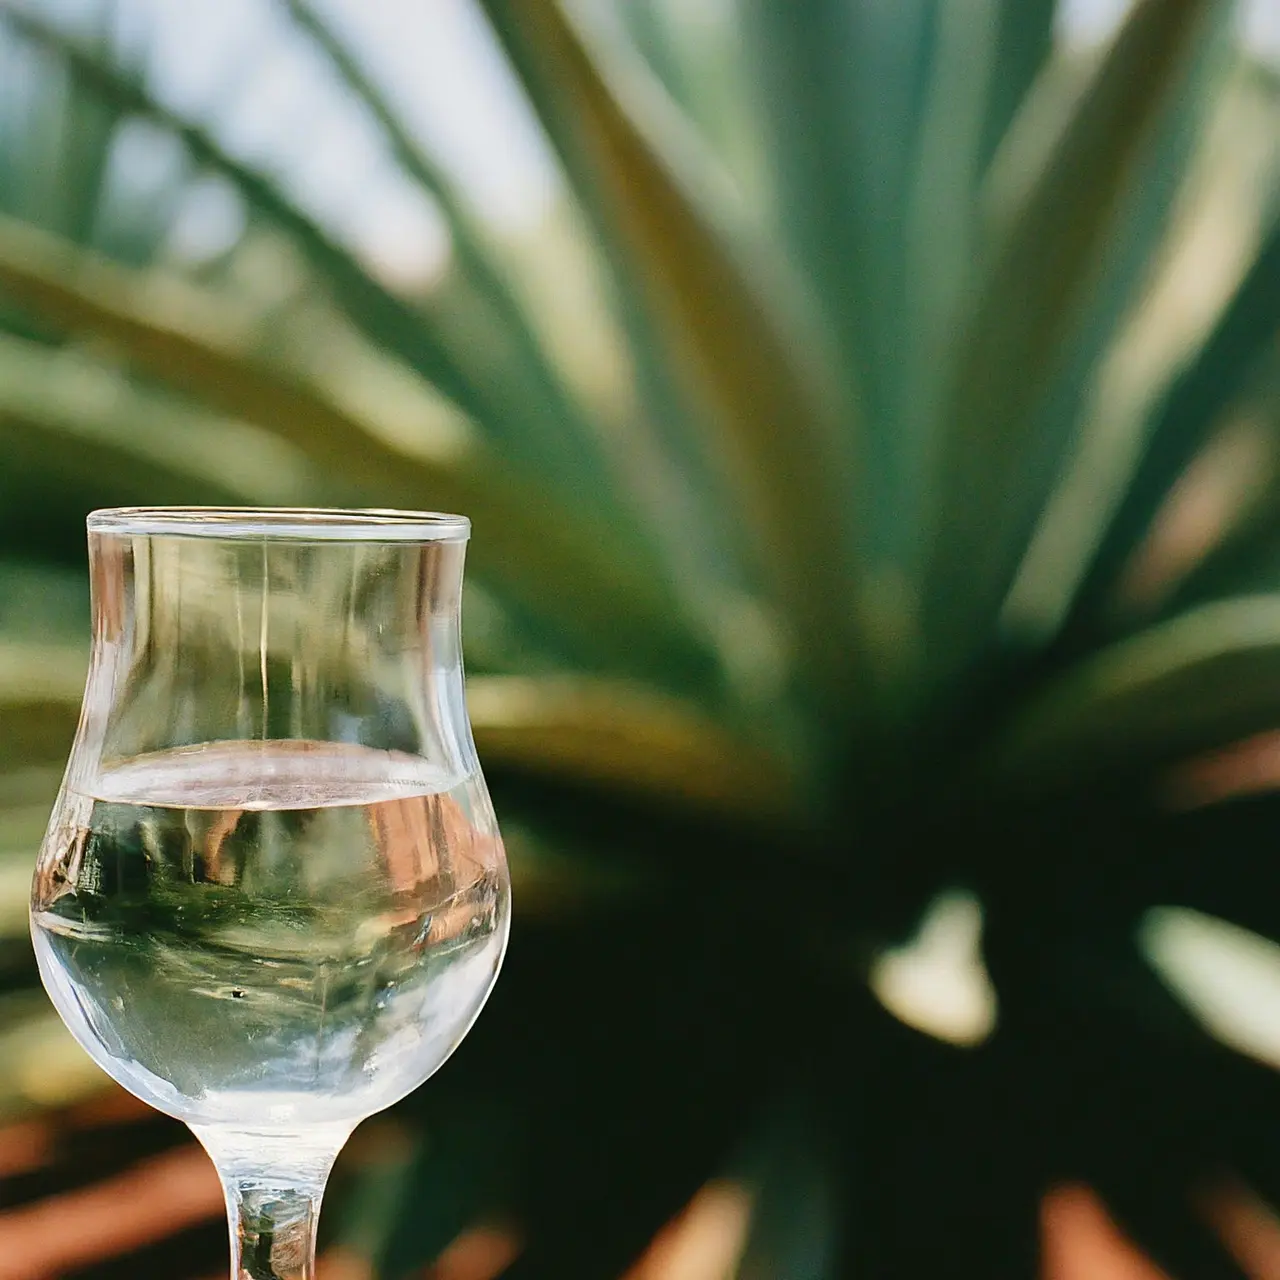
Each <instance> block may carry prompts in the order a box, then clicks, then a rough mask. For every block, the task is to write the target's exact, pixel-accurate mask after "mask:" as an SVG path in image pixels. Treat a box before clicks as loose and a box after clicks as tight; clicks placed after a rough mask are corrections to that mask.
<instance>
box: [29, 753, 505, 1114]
mask: <svg viewBox="0 0 1280 1280" xmlns="http://www.w3.org/2000/svg"><path fill="white" fill-rule="evenodd" d="M508 898H509V890H508V880H507V873H506V864H505V861H504V859H503V856H502V846H501V842H500V839H499V836H498V831H497V826H496V824H495V822H494V820H493V815H492V810H491V808H490V805H489V800H488V795H487V792H486V791H485V788H484V784H483V781H482V779H481V778H480V776H479V773H478V772H476V773H472V774H470V775H468V776H460V777H452V776H447V775H446V774H445V773H444V772H443V771H440V770H438V769H437V768H435V767H434V766H432V765H431V764H430V763H428V762H427V761H426V760H425V759H422V758H419V757H416V756H411V755H408V754H406V753H403V752H395V751H383V750H375V749H373V748H369V747H362V746H353V745H345V744H335V743H318V742H308V741H269V740H268V741H247V742H235V741H231V742H218V743H211V744H208V745H205V746H196V747H188V748H182V749H178V750H170V751H162V752H157V753H154V754H150V755H144V756H141V757H137V758H135V759H133V760H130V761H128V762H126V763H124V764H122V765H119V766H116V767H113V768H109V769H106V770H104V771H103V772H102V773H101V774H100V775H99V776H98V777H97V778H96V779H94V780H93V781H92V782H91V783H89V784H87V785H85V786H84V788H83V790H80V791H77V790H75V789H73V783H72V782H71V781H69V783H68V790H67V791H66V792H65V793H64V795H63V797H62V799H61V802H60V805H59V809H58V812H57V814H56V815H55V818H54V822H53V824H52V826H51V829H50V833H49V836H48V837H47V838H46V841H45V846H44V849H43V851H42V854H41V857H40V862H39V866H38V869H37V873H36V885H35V895H34V902H33V913H32V932H33V937H34V940H35V947H36V954H37V957H38V960H39V964H40V969H41V973H42V975H43V978H44V981H45V985H46V986H47V987H48V989H49V992H50V994H51V995H52V996H53V999H54V1001H55V1003H56V1004H57V1006H58V1009H59V1011H60V1013H61V1014H62V1017H63V1018H64V1019H65V1020H66V1022H67V1023H68V1025H69V1026H70V1027H71V1029H72V1031H73V1033H74V1034H75V1035H76V1037H77V1039H78V1040H80V1042H81V1043H82V1044H83V1045H84V1046H85V1047H86V1048H87V1049H88V1050H89V1052H90V1053H91V1054H92V1055H93V1057H94V1058H95V1059H96V1060H97V1062H98V1063H99V1064H100V1065H101V1066H102V1067H103V1068H104V1069H105V1070H106V1071H107V1072H108V1073H109V1074H110V1075H112V1076H113V1077H114V1078H115V1079H116V1080H117V1081H119V1082H120V1083H121V1084H122V1085H124V1086H125V1087H126V1088H127V1089H129V1090H130V1091H132V1092H133V1093H135V1094H137V1095H138V1096H139V1097H141V1098H143V1099H145V1100H146V1101H147V1102H150V1103H151V1104H152V1105H154V1106H156V1107H158V1108H160V1109H161V1110H163V1111H166V1112H168V1113H169V1114H170V1115H173V1116H176V1117H178V1118H180V1119H182V1120H185V1121H186V1122H188V1123H189V1124H192V1125H193V1126H208V1125H233V1126H234V1127H235V1128H236V1129H237V1130H240V1131H242V1132H244V1131H250V1130H256V1131H269V1130H272V1129H275V1130H280V1131H291V1132H297V1131H298V1130H299V1129H301V1128H304V1127H306V1126H308V1125H318V1124H324V1125H326V1126H332V1125H335V1124H337V1125H339V1126H345V1127H350V1126H351V1125H354V1124H355V1123H356V1122H357V1121H358V1120H360V1119H361V1118H363V1117H364V1116H366V1115H369V1114H370V1113H371V1112H374V1111H377V1110H380V1109H382V1108H383V1107H386V1106H389V1105H390V1104H391V1103H393V1102H395V1101H397V1100H398V1099H399V1098H401V1097H403V1096H404V1095H405V1094H406V1093H408V1092H409V1091H410V1090H411V1089H413V1088H415V1087H416V1086H417V1085H418V1084H420V1083H421V1082H422V1081H423V1080H425V1079H426V1077H427V1076H429V1075H430V1074H431V1073H432V1072H433V1071H435V1070H436V1068H437V1067H439V1066H440V1064H441V1063H442V1062H443V1061H444V1060H445V1059H446V1058H447V1057H448V1056H449V1054H450V1053H451V1052H452V1050H453V1049H454V1048H455V1047H456V1045H457V1044H458V1042H459V1041H460V1040H461V1039H462V1037H463V1036H464V1034H465V1033H466V1031H467V1029H468V1028H469V1027H470V1025H471V1023H472V1021H473V1020H474V1019H475V1017H476V1015H477V1014H478V1012H479V1010H480V1008H481V1006H482V1005H483V1003H484V1001H485V998H486V997H487V995H488V993H489V989H490V987H491V986H492V984H493V982H494V980H495V978H496V976H497V971H498V967H499V964H500V962H501V958H502V954H503V950H504V945H505V941H506V934H507V927H508Z"/></svg>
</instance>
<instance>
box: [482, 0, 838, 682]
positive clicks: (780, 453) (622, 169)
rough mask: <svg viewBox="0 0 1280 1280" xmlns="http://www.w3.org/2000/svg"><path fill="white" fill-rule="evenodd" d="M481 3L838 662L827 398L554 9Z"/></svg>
mask: <svg viewBox="0 0 1280 1280" xmlns="http://www.w3.org/2000/svg"><path fill="white" fill-rule="evenodd" d="M484 8H485V11H486V13H487V14H488V16H489V18H490V20H491V22H492V24H493V26H494V28H495V30H496V31H497V33H498V35H499V37H500V39H501V40H502V43H503V45H504V47H505V48H506V50H507V52H508V54H509V55H510V56H511V58H512V61H513V62H514V63H515V65H516V68H517V70H518V71H519V73H520V75H521V78H522V80H523V81H524V83H525V85H526V87H527V89H528V90H529V92H530V95H531V97H532V98H533V101H534V103H535V105H536V107H537V109H538V111H539V114H540V115H541V117H542V119H543V122H544V124H545V125H546V127H547V129H548V131H549V133H550V135H551V137H552V140H553V141H554V143H555V144H556V146H557V147H558V149H559V150H560V152H561V154H562V156H563V157H564V159H565V162H566V164H567V165H568V167H569V170H570V173H571V174H572V175H573V176H575V177H576V178H579V179H580V181H579V183H578V186H579V189H580V190H582V191H584V192H585V193H587V195H588V208H589V210H590V211H591V212H592V213H593V214H594V216H595V218H596V221H597V224H598V225H599V226H600V227H601V228H602V231H603V234H604V237H605V238H606V240H608V241H609V242H610V243H612V244H614V245H615V246H616V247H617V249H618V258H619V259H620V260H621V261H623V262H625V264H626V266H625V271H626V279H627V281H628V284H629V286H630V288H631V289H633V290H634V291H635V294H636V296H638V297H639V298H641V299H643V300H644V304H645V305H646V307H647V308H649V309H650V310H651V313H652V314H653V315H654V316H655V317H657V318H659V319H660V320H661V322H662V324H661V329H660V332H661V341H662V342H663V343H664V344H665V354H666V355H667V356H668V358H669V359H670V360H671V361H672V362H674V364H675V366H676V367H677V368H679V369H681V370H683V372H684V374H685V375H686V377H687V378H688V379H689V380H690V383H691V385H692V386H693V387H695V388H696V389H697V391H698V393H700V394H701V395H702V396H704V397H705V399H706V401H707V403H708V406H709V408H710V412H709V413H708V414H706V415H704V416H703V417H702V418H701V419H700V421H703V422H705V423H707V424H709V425H710V426H712V427H714V428H715V436H714V439H713V440H712V441H711V442H710V444H709V447H708V452H709V453H710V454H711V456H713V457H715V458H717V459H718V460H719V461H720V464H721V467H722V473H723V474H724V476H725V477H726V482H727V485H728V489H729V491H730V492H731V493H732V494H733V495H734V501H735V502H736V504H737V506H738V509H739V512H740V519H741V522H742V524H743V525H744V526H745V527H746V528H748V529H749V530H751V531H752V534H753V536H754V538H755V542H756V550H757V554H759V555H760V556H761V557H762V559H763V563H764V564H765V565H766V566H767V571H768V573H769V574H770V577H771V582H772V584H773V587H774V591H775V598H776V599H778V600H780V601H781V602H782V604H783V607H784V609H785V611H786V615H787V621H788V623H790V624H792V625H793V626H794V627H795V632H796V635H797V636H799V637H802V638H803V641H804V643H805V644H806V645H808V646H810V650H809V656H810V657H811V658H814V659H816V663H815V665H816V666H817V667H818V669H819V670H822V671H824V672H825V673H826V674H827V677H828V679H829V678H830V677H831V673H832V672H833V671H835V670H837V669H842V670H844V671H847V670H848V665H849V657H848V652H847V637H848V635H849V632H850V624H849V617H848V610H847V608H846V607H845V602H846V601H847V600H848V598H849V585H850V570H849V568H848V563H847V558H846V557H845V555H844V553H843V549H844V547H845V545H847V544H846V537H845V533H844V530H845V528H846V522H845V520H844V519H843V516H842V513H841V512H840V510H839V507H838V505H837V494H836V493H835V491H834V489H833V477H832V468H831V457H832V446H831V444H830V442H831V441H833V440H834V438H835V433H836V428H835V426H834V424H833V421H832V417H831V413H832V403H833V401H832V396H833V395H834V393H833V392H828V391H827V390H826V388H825V385H824V384H823V383H822V382H821V381H820V380H817V379H816V378H815V375H814V371H813V370H812V369H811V368H810V367H809V366H808V365H807V364H806V362H805V360H804V358H803V356H802V353H801V352H800V351H798V350H797V349H796V342H795V337H796V335H795V334H792V333H786V332H783V331H782V330H781V329H780V328H779V318H778V315H777V311H776V305H777V304H776V303H775V302H771V300H770V299H769V298H767V297H762V296H760V293H759V291H758V290H757V288H756V287H755V283H754V282H753V281H752V280H750V279H749V278H748V277H747V276H744V274H743V273H742V270H741V264H740V263H739V262H737V261H735V259H734V257H733V255H732V253H731V252H727V251H726V248H725V242H724V240H723V238H722V236H721V234H719V232H718V231H717V230H716V229H714V228H713V227H712V225H711V224H710V222H709V221H708V218H709V211H708V210H705V209H704V208H703V207H700V206H698V205H696V204H695V203H694V201H693V200H692V198H691V196H690V194H689V192H688V189H687V186H686V184H685V183H684V182H683V179H684V177H685V176H686V175H684V174H682V175H681V177H680V178H677V177H676V176H675V174H674V172H673V169H672V167H671V164H670V160H671V159H672V155H671V154H664V155H660V154H659V152H658V151H657V150H656V149H655V146H654V140H653V139H651V138H649V137H646V136H644V135H642V134H641V133H640V132H639V130H638V128H637V127H636V125H635V124H634V123H633V122H632V119H631V117H630V116H628V115H627V114H626V113H625V112H624V110H623V108H622V106H621V105H620V102H619V100H618V98H617V97H615V95H614V92H613V87H612V86H611V85H607V84H606V83H605V82H604V80H603V79H602V78H601V76H600V74H599V72H598V71H597V68H596V66H595V65H594V63H593V62H592V59H591V57H590V56H589V55H588V53H587V50H586V49H585V48H584V46H583V45H582V43H581V41H580V39H579V37H578V36H577V34H576V33H575V32H574V31H573V29H572V28H571V27H570V26H569V24H568V23H567V21H566V20H565V18H564V16H563V14H562V12H561V11H560V9H559V8H558V6H556V5H554V4H545V5H537V6H534V7H532V8H530V7H527V6H520V5H516V4H514V3H512V0H485V3H484Z"/></svg>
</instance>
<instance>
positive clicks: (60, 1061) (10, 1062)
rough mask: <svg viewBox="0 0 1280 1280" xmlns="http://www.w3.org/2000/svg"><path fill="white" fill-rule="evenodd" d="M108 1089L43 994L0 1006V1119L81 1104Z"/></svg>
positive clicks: (21, 995)
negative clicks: (76, 1103) (1, 1117)
mask: <svg viewBox="0 0 1280 1280" xmlns="http://www.w3.org/2000/svg"><path fill="white" fill-rule="evenodd" d="M111 1087H112V1084H111V1079H110V1077H109V1076H108V1075H107V1074H106V1073H105V1072H104V1071H103V1070H102V1068H101V1067H99V1066H98V1065H97V1063H95V1062H94V1061H93V1059H92V1058H90V1057H89V1055H88V1054H87V1053H85V1051H84V1050H83V1049H82V1048H81V1047H80V1046H79V1045H78V1044H77V1043H76V1042H75V1041H74V1040H73V1039H72V1038H71V1032H69V1031H68V1030H67V1029H66V1027H65V1026H64V1025H63V1022H62V1019H61V1018H60V1017H59V1016H58V1014H57V1013H56V1012H55V1011H54V1010H53V1008H52V1007H51V1006H50V1004H49V1000H48V997H47V996H46V995H45V994H44V992H43V991H32V992H21V993H13V994H10V995H6V996H5V997H4V998H3V1000H0V1116H4V1117H6V1118H17V1117H20V1116H22V1115H26V1114H29V1113H30V1112H32V1111H36V1110H41V1109H43V1108H46V1107H60V1106H67V1105H69V1104H71V1103H75V1102H83V1101H85V1100H86V1099H88V1098H92V1097H93V1096H94V1095H96V1094H99V1093H101V1092H103V1090H105V1089H109V1088H111Z"/></svg>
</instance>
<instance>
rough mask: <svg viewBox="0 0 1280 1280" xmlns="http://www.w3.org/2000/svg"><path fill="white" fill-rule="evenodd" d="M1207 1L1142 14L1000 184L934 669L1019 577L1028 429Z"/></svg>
mask: <svg viewBox="0 0 1280 1280" xmlns="http://www.w3.org/2000/svg"><path fill="white" fill-rule="evenodd" d="M1211 7H1212V0H1139V3H1138V4H1137V5H1135V7H1134V8H1133V10H1132V11H1131V12H1130V15H1129V17H1128V19H1127V20H1126V21H1125V23H1124V25H1123V26H1122V28H1121V30H1120V32H1119V34H1118V35H1117V37H1116V38H1115V40H1114V41H1113V42H1112V44H1111V46H1110V47H1109V48H1108V49H1107V51H1106V52H1105V54H1104V55H1103V57H1102V58H1101V60H1100V62H1099V64H1098V67H1097V69H1096V72H1095V74H1094V75H1093V77H1092V78H1091V80H1090V82H1089V83H1088V85H1087V86H1086V87H1085V88H1084V90H1083V92H1082V93H1081V94H1080V96H1079V97H1078V99H1077V101H1076V103H1075V106H1074V109H1073V111H1072V112H1071V114H1070V117H1069V119H1068V120H1067V122H1066V124H1065V127H1063V128H1062V130H1061V132H1059V133H1057V134H1055V135H1053V136H1050V137H1047V138H1046V137H1044V136H1043V134H1042V132H1041V130H1040V128H1039V126H1041V125H1042V123H1043V122H1042V120H1041V119H1040V118H1039V117H1040V113H1039V112H1036V111H1034V110H1033V108H1034V106H1035V104H1034V103H1031V104H1028V110H1027V113H1026V116H1027V125H1026V130H1025V131H1023V130H1021V129H1019V130H1018V133H1019V135H1020V136H1016V137H1014V138H1012V139H1011V141H1010V146H1009V148H1008V149H1007V151H1006V154H1005V156H1004V158H1003V160H1002V161H1001V163H999V164H998V165H997V168H996V170H995V172H994V173H993V184H992V199H993V203H994V218H993V243H992V248H991V252H990V254H989V257H988V261H987V262H986V264H985V267H984V269H983V273H982V274H983V279H982V284H981V286H980V287H979V288H978V290H977V291H976V293H975V295H974V299H973V304H972V308H971V310H970V313H969V315H968V317H967V319H966V321H965V323H964V326H963V329H962V332H961V336H960V338H959V339H958V341H957V346H956V350H955V364H954V378H955V381H954V385H953V387H952V389H951V391H950V393H949V395H948V396H947V397H946V398H945V407H944V417H943V419H942V421H943V422H944V423H945V424H946V430H945V434H944V436H943V439H942V441H941V446H940V450H939V454H938V458H937V471H936V476H937V480H936V484H937V501H936V504H935V505H934V511H933V526H932V533H931V549H930V555H929V564H928V570H927V574H926V606H925V618H926V635H927V638H928V643H929V644H930V645H931V647H932V648H933V655H932V656H933V660H934V662H935V663H936V664H937V666H938V667H939V668H940V669H946V668H954V667H955V666H957V665H959V664H960V663H962V662H963V661H964V660H966V659H967V658H968V657H970V656H971V655H972V654H973V652H974V651H975V649H976V648H977V647H978V646H979V645H980V644H981V642H982V640H983V638H984V637H985V636H986V634H987V633H988V630H989V626H990V622H991V619H992V618H993V617H994V615H995V613H996V611H997V610H998V608H999V605H1000V602H1001V600H1002V598H1003V596H1004V593H1005V591H1006V589H1007V587H1008V583H1009V581H1010V579H1011V577H1012V575H1013V572H1014V570H1015V568H1016V561H1017V551H1018V550H1019V549H1012V550H1011V552H1010V551H1009V550H1006V553H1005V554H1003V555H1001V554H999V553H998V550H997V552H996V553H995V554H993V549H1000V548H1006V549H1008V548H1009V547H1010V528H1009V526H1010V524H1011V522H1013V521H1014V520H1015V519H1016V513H1017V512H1018V509H1019V501H1018V499H1019V478H1020V473H1021V472H1022V471H1023V469H1024V468H1025V466H1026V464H1027V458H1026V448H1027V445H1026V438H1025V437H1026V433H1025V423H1026V420H1027V415H1028V413H1029V412H1030V411H1031V410H1032V409H1033V408H1034V406H1035V401H1036V396H1037V394H1038V392H1039V390H1040V389H1041V388H1042V386H1043V384H1044V380H1045V378H1046V377H1047V375H1048V374H1049V373H1050V372H1051V371H1052V370H1053V368H1054V363H1055V359H1056V357H1057V354H1058V350H1059V347H1060V344H1061V342H1062V340H1063V338H1064V336H1065V335H1066V333H1067V331H1068V326H1069V324H1070V323H1071V321H1072V318H1073V317H1074V315H1075V313H1076V310H1077V308H1078V306H1079V304H1080V302H1081V300H1082V298H1083V297H1084V295H1085V290H1086V289H1087V287H1088V286H1089V284H1090V282H1091V280H1092V278H1093V275H1094V269H1095V268H1096V266H1097V263H1098V260H1099V256H1100V254H1101V252H1102V250H1103V249H1104V247H1105V245H1106V244H1107V242H1108V238H1109V236H1110V235H1111V233H1112V232H1113V230H1114V228H1115V225H1116V220H1117V217H1118V216H1119V212H1120V209H1121V207H1122V204H1121V199H1120V197H1121V196H1122V194H1123V193H1124V192H1125V191H1126V189H1128V187H1129V184H1130V181H1131V179H1132V177H1133V174H1134V171H1135V169H1136V168H1137V166H1138V165H1139V164H1140V163H1141V161H1142V159H1143V157H1144V155H1145V154H1146V151H1145V146H1144V144H1145V143H1146V141H1147V139H1148V136H1149V134H1150V130H1151V126H1152V124H1153V122H1154V121H1155V120H1156V119H1157V117H1158V115H1159V112H1160V110H1161V108H1162V107H1163V106H1164V105H1165V103H1166V102H1167V101H1168V99H1169V97H1170V94H1171V92H1172V90H1173V87H1174V86H1175V84H1176V83H1177V81H1178V78H1179V73H1180V72H1181V71H1182V69H1183V67H1184V64H1185V62H1186V59H1187V53H1188V50H1189V49H1190V48H1191V47H1192V43H1193V41H1194V38H1195V36H1196V34H1197V32H1198V31H1199V29H1200V22H1201V20H1202V19H1203V18H1204V17H1205V15H1206V14H1207V12H1208V11H1209V10H1210V8H1211Z"/></svg>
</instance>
